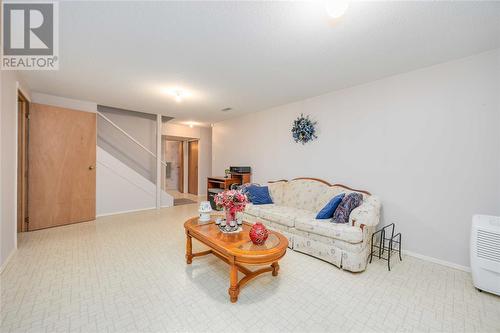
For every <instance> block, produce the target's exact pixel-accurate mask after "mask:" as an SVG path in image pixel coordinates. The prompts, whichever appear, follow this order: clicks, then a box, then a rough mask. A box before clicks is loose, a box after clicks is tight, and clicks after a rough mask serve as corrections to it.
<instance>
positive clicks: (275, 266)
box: [271, 261, 280, 276]
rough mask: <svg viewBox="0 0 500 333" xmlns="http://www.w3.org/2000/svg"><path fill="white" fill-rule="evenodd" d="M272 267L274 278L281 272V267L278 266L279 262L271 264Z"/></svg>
mask: <svg viewBox="0 0 500 333" xmlns="http://www.w3.org/2000/svg"><path fill="white" fill-rule="evenodd" d="M271 267H272V268H273V276H278V271H279V270H280V265H279V264H278V262H277V261H276V262H273V263H272V264H271Z"/></svg>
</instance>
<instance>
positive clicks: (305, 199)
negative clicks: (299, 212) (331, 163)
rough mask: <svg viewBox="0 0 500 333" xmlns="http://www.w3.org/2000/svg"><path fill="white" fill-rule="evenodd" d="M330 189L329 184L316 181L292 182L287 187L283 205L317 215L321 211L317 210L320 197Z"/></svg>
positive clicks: (295, 180) (302, 180) (297, 180)
mask: <svg viewBox="0 0 500 333" xmlns="http://www.w3.org/2000/svg"><path fill="white" fill-rule="evenodd" d="M329 188H330V186H328V185H327V184H325V183H322V182H319V181H316V180H311V179H294V180H291V181H289V182H288V183H287V184H286V186H285V191H284V195H283V205H284V206H287V207H294V208H300V209H305V210H308V211H311V212H315V213H317V212H318V210H319V209H321V208H319V209H317V207H316V206H317V201H318V197H319V196H320V194H321V193H323V192H324V191H328V189H329ZM330 198H331V197H330ZM326 202H328V201H326ZM326 202H324V203H323V206H324V205H325V204H326ZM323 206H321V207H323Z"/></svg>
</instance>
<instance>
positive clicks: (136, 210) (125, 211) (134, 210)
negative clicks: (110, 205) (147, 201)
mask: <svg viewBox="0 0 500 333" xmlns="http://www.w3.org/2000/svg"><path fill="white" fill-rule="evenodd" d="M170 207H174V206H161V207H160V208H170ZM152 209H156V207H147V208H139V209H131V210H122V211H119V212H113V213H104V214H98V215H96V216H95V217H96V218H97V217H104V216H111V215H118V214H127V213H135V212H142V211H143V210H152Z"/></svg>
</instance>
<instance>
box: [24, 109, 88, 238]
mask: <svg viewBox="0 0 500 333" xmlns="http://www.w3.org/2000/svg"><path fill="white" fill-rule="evenodd" d="M28 161H29V164H28V165H29V176H28V177H29V178H28V183H29V202H28V216H29V225H28V228H29V230H36V229H43V228H49V227H54V226H59V225H64V224H70V223H76V222H83V221H90V220H94V219H95V205H96V170H95V166H96V114H95V113H90V112H82V111H76V110H71V109H65V108H59V107H54V106H49V105H42V104H31V110H30V143H29V154H28Z"/></svg>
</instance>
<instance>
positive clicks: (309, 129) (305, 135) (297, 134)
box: [292, 114, 318, 144]
mask: <svg viewBox="0 0 500 333" xmlns="http://www.w3.org/2000/svg"><path fill="white" fill-rule="evenodd" d="M316 123H317V122H316V121H312V120H311V119H309V116H308V115H307V116H305V117H304V115H303V114H300V117H298V118H297V119H295V120H294V121H293V126H292V137H293V140H294V141H295V142H300V143H302V144H305V143H307V142H309V141H312V140H314V139H316V138H318V136H317V135H316Z"/></svg>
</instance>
